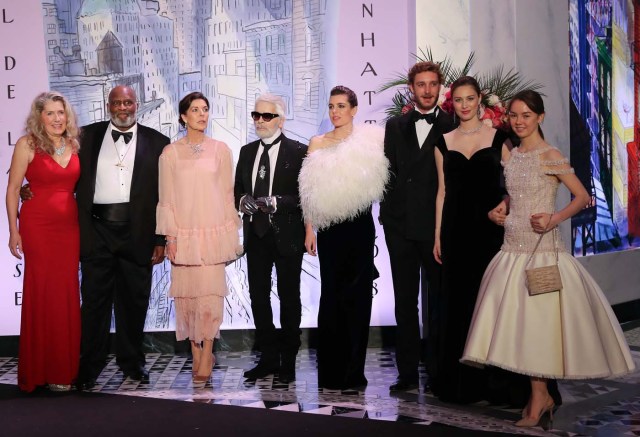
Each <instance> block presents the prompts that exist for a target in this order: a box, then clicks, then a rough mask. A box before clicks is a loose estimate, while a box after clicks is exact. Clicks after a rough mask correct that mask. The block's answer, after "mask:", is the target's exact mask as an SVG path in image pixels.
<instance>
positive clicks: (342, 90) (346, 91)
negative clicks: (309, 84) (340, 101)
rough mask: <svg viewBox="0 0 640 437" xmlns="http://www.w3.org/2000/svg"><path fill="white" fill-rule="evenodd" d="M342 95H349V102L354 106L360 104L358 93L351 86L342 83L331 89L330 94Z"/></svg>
mask: <svg viewBox="0 0 640 437" xmlns="http://www.w3.org/2000/svg"><path fill="white" fill-rule="evenodd" d="M342 95H346V96H347V101H348V102H349V104H350V105H351V107H352V108H354V107H356V106H358V97H357V96H356V93H354V92H353V91H352V90H351V89H350V88H347V87H346V86H342V85H338V86H334V87H333V88H332V89H331V93H329V96H342Z"/></svg>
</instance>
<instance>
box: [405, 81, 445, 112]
mask: <svg viewBox="0 0 640 437" xmlns="http://www.w3.org/2000/svg"><path fill="white" fill-rule="evenodd" d="M409 89H410V90H411V92H412V93H413V100H414V102H415V104H416V107H417V108H418V109H419V110H421V111H422V112H427V111H430V110H432V109H433V108H434V107H435V106H436V104H437V103H438V97H439V96H440V79H439V77H438V74H437V73H435V72H433V71H423V72H422V73H418V74H416V76H415V78H414V79H413V83H411V84H409Z"/></svg>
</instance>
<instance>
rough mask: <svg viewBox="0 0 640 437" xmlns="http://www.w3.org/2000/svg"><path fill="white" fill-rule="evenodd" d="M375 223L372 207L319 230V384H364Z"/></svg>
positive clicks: (371, 292) (373, 270) (347, 386)
mask: <svg viewBox="0 0 640 437" xmlns="http://www.w3.org/2000/svg"><path fill="white" fill-rule="evenodd" d="M374 244H375V227H374V224H373V217H372V216H371V211H370V210H369V211H367V212H365V213H362V214H361V215H359V216H358V217H356V218H353V219H351V220H347V221H344V222H341V223H338V224H334V225H331V226H330V227H329V228H326V229H323V230H321V231H318V256H319V259H320V278H321V293H320V308H319V309H318V351H317V352H318V384H319V385H320V386H321V387H326V388H330V389H338V388H349V387H358V386H362V385H366V384H367V378H366V376H365V373H364V368H365V360H366V356H367V344H368V341H369V324H370V321H371V306H372V303H373V278H374V272H375V267H374V263H373V258H374Z"/></svg>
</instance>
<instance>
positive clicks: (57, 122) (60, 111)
mask: <svg viewBox="0 0 640 437" xmlns="http://www.w3.org/2000/svg"><path fill="white" fill-rule="evenodd" d="M40 121H41V122H42V125H43V126H44V131H45V133H46V134H47V136H49V138H51V139H54V138H59V137H61V136H62V135H63V134H64V132H65V130H66V129H67V113H66V111H65V110H64V105H63V104H62V102H59V101H53V100H50V101H48V102H47V103H45V104H44V108H43V109H42V112H41V113H40Z"/></svg>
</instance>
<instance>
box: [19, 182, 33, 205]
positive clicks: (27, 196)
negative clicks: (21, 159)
mask: <svg viewBox="0 0 640 437" xmlns="http://www.w3.org/2000/svg"><path fill="white" fill-rule="evenodd" d="M20 199H21V200H22V201H23V202H25V201H27V200H31V199H33V192H32V191H31V188H29V184H24V185H23V186H22V188H20Z"/></svg>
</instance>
